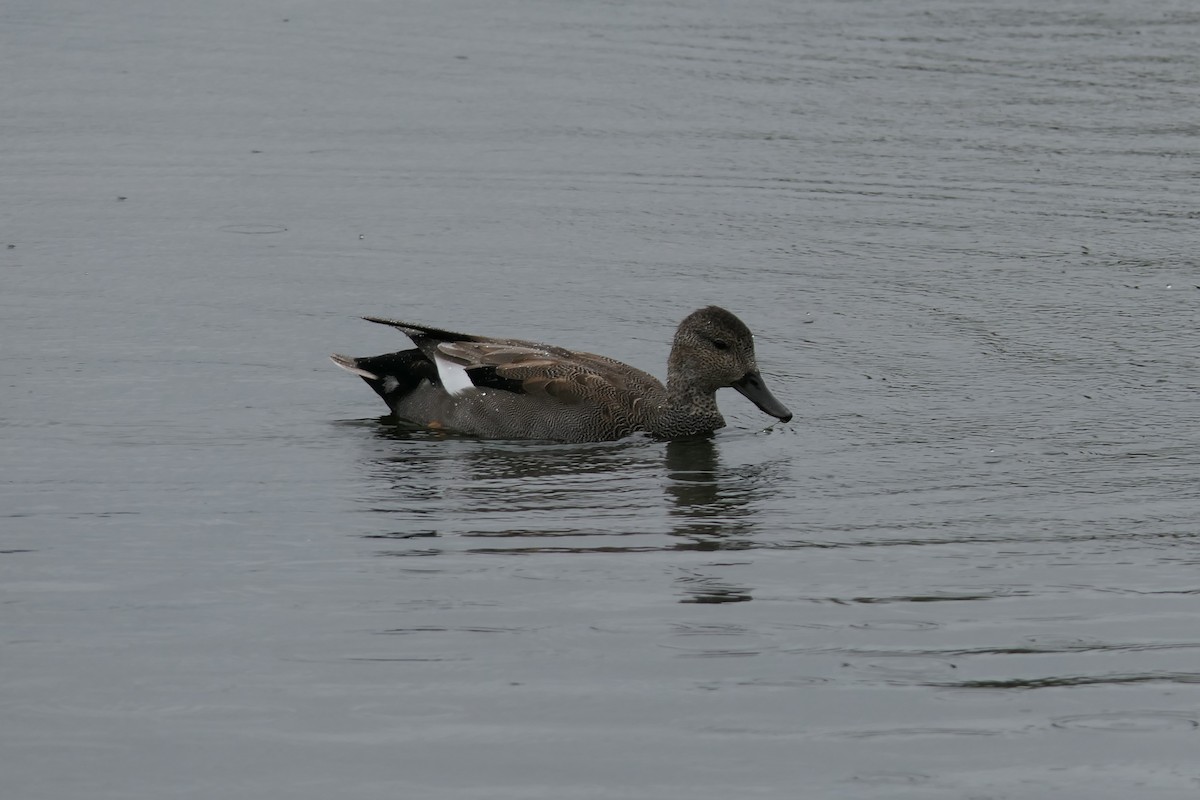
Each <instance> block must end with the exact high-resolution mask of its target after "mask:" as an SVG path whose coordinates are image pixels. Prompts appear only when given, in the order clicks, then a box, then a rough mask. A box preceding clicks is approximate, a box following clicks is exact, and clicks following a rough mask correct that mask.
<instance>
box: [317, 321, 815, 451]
mask: <svg viewBox="0 0 1200 800" xmlns="http://www.w3.org/2000/svg"><path fill="white" fill-rule="evenodd" d="M364 319H367V320H369V321H371V322H378V323H380V324H383V325H390V326H392V327H395V328H398V329H399V330H401V331H402V332H403V333H405V334H406V335H407V336H408V337H409V338H410V339H412V341H413V344H414V345H416V348H415V349H412V350H403V351H400V352H397V353H388V354H386V355H381V356H372V357H368V358H353V357H350V356H342V355H334V356H332V358H333V361H334V363H336V364H337V365H338V366H340V367H342V368H344V369H346V370H349V371H350V372H353V373H355V374H356V375H359V376H360V377H362V379H363V380H365V381H366V382H367V384H368V385H370V386H371V388H372V389H374V390H375V392H376V393H377V394H379V396H380V397H382V398H383V400H384V401H385V402H386V403H387V404H388V407H389V408H390V409H391V410H392V413H393V414H394V415H395V416H396V417H397V418H398V419H400V420H403V421H406V422H410V423H413V424H415V425H419V426H423V427H427V428H431V429H436V430H450V431H455V432H457V433H463V434H468V435H472V436H479V437H483V438H488V439H551V440H558V441H568V442H590V441H605V440H611V439H620V438H622V437H625V436H628V435H630V434H633V433H638V432H644V433H648V434H650V435H652V436H654V437H657V438H660V439H677V438H682V437H686V436H695V435H698V434H704V433H709V432H711V431H714V430H716V429H717V428H720V427H722V426H724V425H725V420H724V418H723V417H722V416H721V412H720V411H719V410H718V408H717V402H716V391H717V389H720V388H722V387H725V386H730V387H733V388H735V389H737V390H738V391H739V392H741V393H742V394H744V395H745V396H746V397H748V398H749V399H750V400H752V401H753V402H754V404H755V405H757V406H758V407H759V408H760V409H761V410H762V411H764V412H765V413H767V414H770V415H772V416H774V417H778V418H779V419H781V420H783V421H785V422H786V421H788V420H790V419H791V418H792V414H791V412H790V411H788V410H787V408H786V407H785V406H784V405H783V404H782V403H780V402H779V401H778V400H776V399H775V397H774V396H773V395H772V394H771V393H770V392H769V391H768V390H767V388H766V386H765V384H764V383H763V380H762V377H761V376H760V375H759V372H758V365H757V363H756V361H755V354H754V337H753V335H752V334H751V333H750V330H749V328H747V327H746V326H745V324H743V323H742V321H741V320H739V319H738V318H737V317H736V316H734V315H733V314H731V313H730V312H728V311H726V310H725V309H723V308H718V307H717V306H709V307H707V308H702V309H700V310H698V311H694V312H692V313H691V314H690V315H688V316H687V318H685V319H684V320H683V322H681V323H680V324H679V328H678V329H677V330H676V332H675V340H674V343H673V345H672V348H671V356H670V358H669V360H668V364H667V383H666V385H665V386H664V385H663V384H662V383H661V382H659V380H658V379H657V378H655V377H654V376H653V375H649V374H647V373H645V372H643V371H641V370H639V369H636V368H634V367H631V366H629V365H628V364H624V363H622V362H620V361H616V360H614V359H611V358H607V357H605V356H600V355H595V354H594V353H581V352H575V351H572V350H566V349H564V348H561V347H555V346H553V345H546V344H540V343H538V342H529V341H523V340H520V339H490V338H487V337H482V336H471V335H468V334H461V333H454V332H452V331H446V330H441V329H439V328H430V327H426V326H423V325H412V324H409V323H406V322H397V321H395V320H389V319H381V318H378V317H364ZM468 381H469V382H468Z"/></svg>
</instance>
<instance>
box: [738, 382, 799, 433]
mask: <svg viewBox="0 0 1200 800" xmlns="http://www.w3.org/2000/svg"><path fill="white" fill-rule="evenodd" d="M733 388H735V389H737V390H738V391H739V392H741V393H742V394H743V395H745V396H746V398H747V399H749V400H750V402H751V403H754V405H756V406H758V407H759V409H761V410H762V412H763V413H764V414H770V415H771V416H772V417H778V418H779V419H781V420H783V421H784V422H787V421H788V420H790V419H791V418H792V412H791V411H788V407H787V406H785V405H784V404H783V403H781V402H779V401H778V400H776V399H775V395H773V394H771V392H770V391H769V390H768V389H767V385H766V384H765V383H763V379H762V375H759V374H758V373H757V372H747V373H746V374H745V375H744V376H742V379H741V380H739V381H735V382H734V384H733Z"/></svg>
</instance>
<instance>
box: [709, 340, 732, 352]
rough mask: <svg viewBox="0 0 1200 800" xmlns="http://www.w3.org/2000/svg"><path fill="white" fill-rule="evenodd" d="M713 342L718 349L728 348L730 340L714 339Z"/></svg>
mask: <svg viewBox="0 0 1200 800" xmlns="http://www.w3.org/2000/svg"><path fill="white" fill-rule="evenodd" d="M712 343H713V347H715V348H717V349H718V350H728V349H729V342H727V341H725V340H724V339H713V340H712Z"/></svg>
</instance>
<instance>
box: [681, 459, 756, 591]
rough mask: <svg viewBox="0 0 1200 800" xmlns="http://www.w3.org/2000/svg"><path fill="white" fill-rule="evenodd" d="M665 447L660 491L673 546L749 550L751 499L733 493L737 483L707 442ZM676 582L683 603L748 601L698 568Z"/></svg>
mask: <svg viewBox="0 0 1200 800" xmlns="http://www.w3.org/2000/svg"><path fill="white" fill-rule="evenodd" d="M666 449H667V484H666V491H667V496H668V498H669V499H670V500H671V502H672V505H671V508H670V514H671V518H672V520H673V522H674V526H673V530H672V533H671V535H672V536H675V537H677V538H678V539H679V541H678V542H677V543H676V545H675V548H676V549H677V550H703V551H728V550H746V549H750V548H752V547H754V541H753V533H754V523H753V518H752V517H753V507H752V506H751V500H752V499H753V496H754V495H753V493H751V492H745V491H734V490H733V485H734V484H735V483H740V482H739V481H736V480H730V479H729V476H728V475H725V474H723V473H724V470H723V468H722V467H721V465H720V459H719V458H718V453H717V447H716V444H715V442H714V441H713V438H712V437H711V436H706V437H700V438H694V439H681V440H678V441H674V442H668V443H667V446H666ZM738 488H739V489H744V487H738ZM717 566H718V565H713V566H712V568H716V567H717ZM678 580H679V583H680V584H681V587H682V589H683V591H684V594H685V599H684V600H683V601H682V602H685V603H744V602H747V601H749V600H750V599H752V597H751V590H750V588H749V587H745V586H738V585H735V584H733V583H730V582H729V581H727V580H724V579H722V578H719V577H717V576H716V575H712V574H706V571H705V569H704V568H701V569H697V570H691V571H689V573H688V574H687V575H686V576H683V577H680V578H679V579H678Z"/></svg>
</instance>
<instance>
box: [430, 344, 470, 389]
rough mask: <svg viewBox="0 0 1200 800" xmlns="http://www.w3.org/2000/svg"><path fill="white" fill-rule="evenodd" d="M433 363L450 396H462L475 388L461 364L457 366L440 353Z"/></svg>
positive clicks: (436, 354) (434, 357) (435, 356)
mask: <svg viewBox="0 0 1200 800" xmlns="http://www.w3.org/2000/svg"><path fill="white" fill-rule="evenodd" d="M433 363H434V365H435V366H437V371H438V378H440V379H441V381H442V386H443V387H444V388H445V389H446V391H447V392H449V393H450V394H452V395H455V394H462V393H463V392H465V391H466V390H467V389H474V388H475V384H473V383H471V376H470V375H468V374H467V370H466V367H464V366H462V365H461V364H455V363H454V362H453V361H450V360H449V359H447V358H445V357H444V356H442V355H441V354H440V353H435V354H434V356H433Z"/></svg>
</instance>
